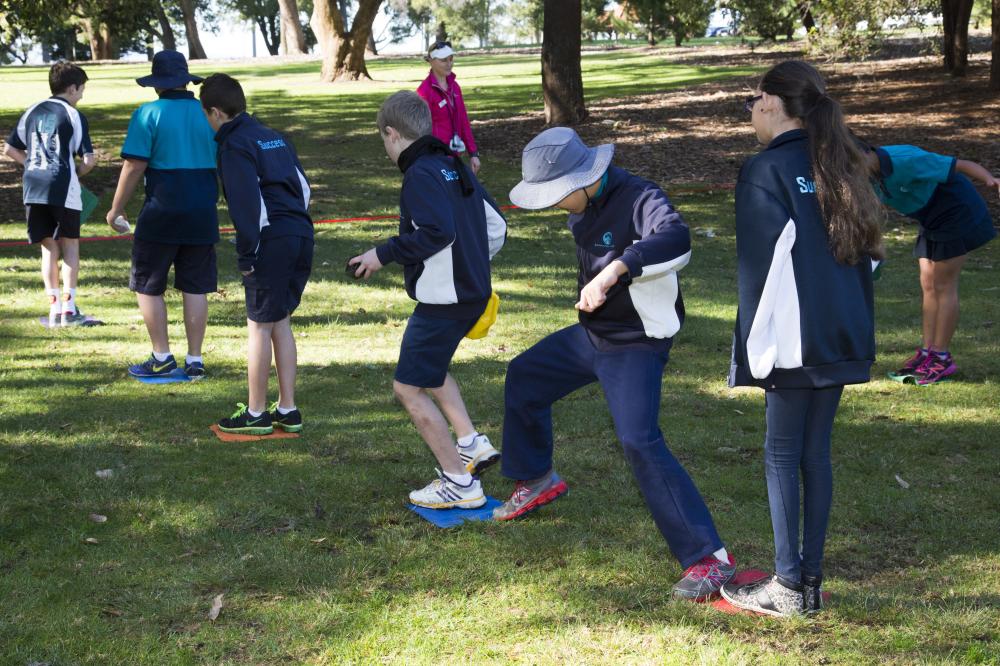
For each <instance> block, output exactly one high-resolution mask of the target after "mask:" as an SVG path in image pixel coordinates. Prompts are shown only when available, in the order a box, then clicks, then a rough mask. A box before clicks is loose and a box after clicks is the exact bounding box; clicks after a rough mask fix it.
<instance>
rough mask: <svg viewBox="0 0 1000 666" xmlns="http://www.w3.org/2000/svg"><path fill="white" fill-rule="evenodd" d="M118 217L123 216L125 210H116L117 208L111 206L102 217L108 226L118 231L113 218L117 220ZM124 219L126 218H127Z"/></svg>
mask: <svg viewBox="0 0 1000 666" xmlns="http://www.w3.org/2000/svg"><path fill="white" fill-rule="evenodd" d="M119 217H123V218H124V217H125V211H123V210H118V209H117V208H112V209H111V210H109V211H108V214H107V215H105V216H104V219H105V221H106V222H107V223H108V226H109V227H111V228H112V229H114V230H115V231H119V229H118V228H117V227H115V220H117V219H118V218H119ZM125 219H126V220H127V219H128V218H125Z"/></svg>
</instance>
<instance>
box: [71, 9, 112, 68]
mask: <svg viewBox="0 0 1000 666" xmlns="http://www.w3.org/2000/svg"><path fill="white" fill-rule="evenodd" d="M80 25H82V26H83V30H84V32H85V33H86V34H87V41H89V42H90V59H91V60H114V57H115V56H114V55H113V51H114V49H113V45H112V38H111V30H110V28H108V26H107V24H106V23H101V22H100V21H98V20H97V19H92V18H83V19H81V21H80Z"/></svg>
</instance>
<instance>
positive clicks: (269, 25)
mask: <svg viewBox="0 0 1000 666" xmlns="http://www.w3.org/2000/svg"><path fill="white" fill-rule="evenodd" d="M257 27H259V28H260V34H261V36H262V37H263V38H264V48H266V49H267V52H268V53H270V54H271V55H273V56H275V55H278V53H279V51H280V49H281V29H280V26H279V25H275V18H274V17H273V16H258V17H257Z"/></svg>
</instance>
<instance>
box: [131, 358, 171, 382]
mask: <svg viewBox="0 0 1000 666" xmlns="http://www.w3.org/2000/svg"><path fill="white" fill-rule="evenodd" d="M176 369H177V361H175V360H174V357H173V355H172V354H171V355H170V356H168V357H167V360H165V361H157V360H156V357H155V356H153V355H152V354H150V355H149V358H147V359H146V360H145V361H143V362H142V363H136V364H135V365H130V366H129V367H128V373H129V374H130V375H132V376H133V377H162V376H163V375H169V374H170V373H171V372H173V371H174V370H176Z"/></svg>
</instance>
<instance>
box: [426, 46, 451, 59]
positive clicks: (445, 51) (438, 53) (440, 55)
mask: <svg viewBox="0 0 1000 666" xmlns="http://www.w3.org/2000/svg"><path fill="white" fill-rule="evenodd" d="M427 55H428V56H430V57H431V58H437V59H438V60H444V59H445V58H447V57H448V56H450V55H455V52H454V51H452V50H451V47H450V46H448V45H445V46H442V47H441V48H439V49H434V50H433V51H431V52H430V53H428V54H427Z"/></svg>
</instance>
